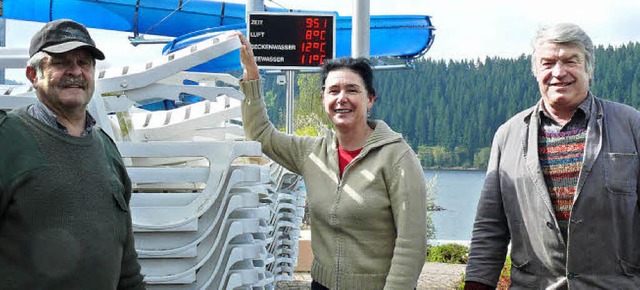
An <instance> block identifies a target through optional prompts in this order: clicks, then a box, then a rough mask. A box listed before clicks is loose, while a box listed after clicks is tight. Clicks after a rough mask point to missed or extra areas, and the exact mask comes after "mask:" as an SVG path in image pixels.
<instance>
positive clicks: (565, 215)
mask: <svg viewBox="0 0 640 290" xmlns="http://www.w3.org/2000/svg"><path fill="white" fill-rule="evenodd" d="M585 138H586V128H583V129H577V130H571V131H565V132H559V133H550V132H545V131H543V130H540V136H539V139H538V152H539V158H540V165H541V166H542V172H543V175H544V180H545V182H546V184H547V189H548V190H549V195H550V197H551V204H552V205H553V209H554V211H555V214H556V219H557V220H558V221H567V220H569V216H570V215H571V209H572V207H573V198H574V195H575V192H576V184H577V183H578V176H579V175H580V169H581V168H582V160H583V156H584V144H585Z"/></svg>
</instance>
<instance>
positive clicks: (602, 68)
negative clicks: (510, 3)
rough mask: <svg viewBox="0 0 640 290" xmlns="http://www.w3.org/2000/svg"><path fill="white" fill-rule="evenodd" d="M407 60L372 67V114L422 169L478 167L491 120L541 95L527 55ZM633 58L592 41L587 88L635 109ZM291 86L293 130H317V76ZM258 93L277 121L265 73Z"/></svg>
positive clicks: (634, 48) (632, 49) (277, 94)
mask: <svg viewBox="0 0 640 290" xmlns="http://www.w3.org/2000/svg"><path fill="white" fill-rule="evenodd" d="M427 56H428V54H427ZM414 64H415V68H414V69H410V70H394V71H376V72H375V76H374V81H375V87H376V91H377V95H378V99H377V100H376V103H375V105H374V108H373V111H372V117H373V118H375V119H382V120H384V121H385V122H387V123H388V124H389V125H390V126H391V127H392V128H393V129H394V130H395V131H397V132H400V133H402V134H403V136H404V138H405V139H406V140H407V142H409V144H411V146H412V147H413V149H414V150H415V151H416V152H417V153H418V157H419V158H420V161H421V162H422V165H423V166H424V167H425V168H453V167H458V168H478V169H483V168H484V167H486V163H487V160H488V157H489V147H490V146H491V141H492V138H493V134H494V132H495V131H496V129H497V128H498V126H500V125H501V124H502V123H504V122H505V121H506V120H507V119H509V118H510V117H511V116H513V115H514V114H515V113H517V112H519V111H521V110H524V109H526V108H528V107H530V106H533V105H534V104H535V103H536V102H537V101H538V100H539V98H540V93H539V92H538V87H537V84H536V81H535V78H534V77H533V74H532V73H531V57H530V55H521V56H520V57H518V58H515V59H505V58H495V57H494V58H485V59H482V60H480V59H478V60H461V61H457V60H456V61H444V60H431V59H429V58H426V59H420V60H417V61H415V63H414ZM639 64H640V43H628V44H625V45H622V46H619V47H611V46H608V47H603V46H599V47H597V49H596V65H595V76H594V81H593V83H592V86H591V91H592V92H593V94H594V95H595V96H597V97H600V98H604V99H609V100H613V101H618V102H622V103H625V104H628V105H630V106H633V107H635V108H636V109H640V65H639ZM297 84H298V88H297V92H296V100H295V102H296V103H295V104H296V105H295V114H296V119H295V121H294V124H295V126H296V130H297V131H296V132H298V133H300V134H317V132H318V131H319V129H320V128H319V127H325V126H328V120H327V119H326V118H325V117H324V116H318V115H322V114H323V113H322V108H321V107H320V106H321V105H320V104H321V103H320V79H319V76H318V74H299V75H298V76H297ZM264 91H265V100H266V101H267V106H268V107H269V115H270V118H271V120H272V121H273V122H274V123H275V124H277V125H279V126H280V127H281V126H282V124H283V123H284V115H283V113H282V112H284V103H285V92H284V87H281V86H278V85H276V84H275V76H273V75H268V76H267V77H266V79H265V84H264ZM309 126H311V127H312V128H308V127H309Z"/></svg>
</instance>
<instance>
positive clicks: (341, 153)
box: [338, 145, 362, 179]
mask: <svg viewBox="0 0 640 290" xmlns="http://www.w3.org/2000/svg"><path fill="white" fill-rule="evenodd" d="M360 151H362V148H360V149H357V150H353V151H347V150H344V149H342V147H340V145H338V164H339V165H340V179H342V173H343V172H344V168H345V167H347V165H349V163H351V160H353V158H356V156H358V154H360Z"/></svg>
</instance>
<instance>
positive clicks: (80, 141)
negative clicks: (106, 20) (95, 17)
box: [0, 20, 145, 289]
mask: <svg viewBox="0 0 640 290" xmlns="http://www.w3.org/2000/svg"><path fill="white" fill-rule="evenodd" d="M29 55H30V57H31V58H30V59H29V62H28V64H27V70H26V75H27V78H28V79H29V80H30V81H31V83H32V84H33V87H34V89H35V91H36V94H37V96H38V100H37V102H36V103H35V104H33V105H30V106H28V107H24V108H18V109H15V110H13V111H11V112H8V113H5V112H2V111H0V148H2V149H1V151H0V289H144V287H145V286H144V284H143V277H142V275H141V274H140V264H139V263H138V260H137V254H136V252H135V247H134V240H133V232H132V224H131V212H130V209H129V206H128V203H129V199H130V197H131V181H130V180H129V177H128V176H127V172H126V170H125V167H124V165H123V163H122V158H121V156H120V154H119V152H118V150H117V148H116V146H115V144H114V143H113V141H112V140H111V139H110V138H109V137H108V135H107V134H106V133H104V132H103V131H102V130H101V129H100V128H99V127H97V126H95V124H96V122H95V120H94V118H93V117H92V116H91V115H90V114H89V113H88V112H87V110H86V107H87V104H88V103H89V101H90V100H91V97H92V95H93V91H94V86H95V83H94V72H95V64H96V59H99V60H103V59H104V54H103V53H102V52H101V51H100V50H99V49H98V48H96V46H95V43H94V41H93V40H92V39H91V36H90V35H89V32H88V31H87V29H86V28H85V27H84V26H83V25H82V24H79V23H76V22H74V21H71V20H56V21H52V22H49V23H47V24H46V25H45V26H44V27H43V28H42V29H41V30H40V31H38V32H37V33H36V35H35V36H34V37H33V38H32V40H31V46H30V48H29Z"/></svg>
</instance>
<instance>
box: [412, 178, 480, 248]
mask: <svg viewBox="0 0 640 290" xmlns="http://www.w3.org/2000/svg"><path fill="white" fill-rule="evenodd" d="M424 175H425V177H426V178H427V182H429V181H430V180H431V178H432V177H433V176H437V177H436V182H435V186H436V191H435V197H436V199H435V203H436V204H437V205H439V206H441V207H443V208H444V210H442V211H436V212H433V213H432V218H433V223H434V225H435V227H436V237H435V239H436V240H437V241H436V242H435V243H434V244H437V243H439V242H438V241H440V242H441V241H470V240H471V231H472V229H473V221H474V219H475V216H476V206H477V205H478V199H479V198H480V191H481V190H482V185H483V184H484V178H485V171H462V170H425V171H424Z"/></svg>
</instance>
